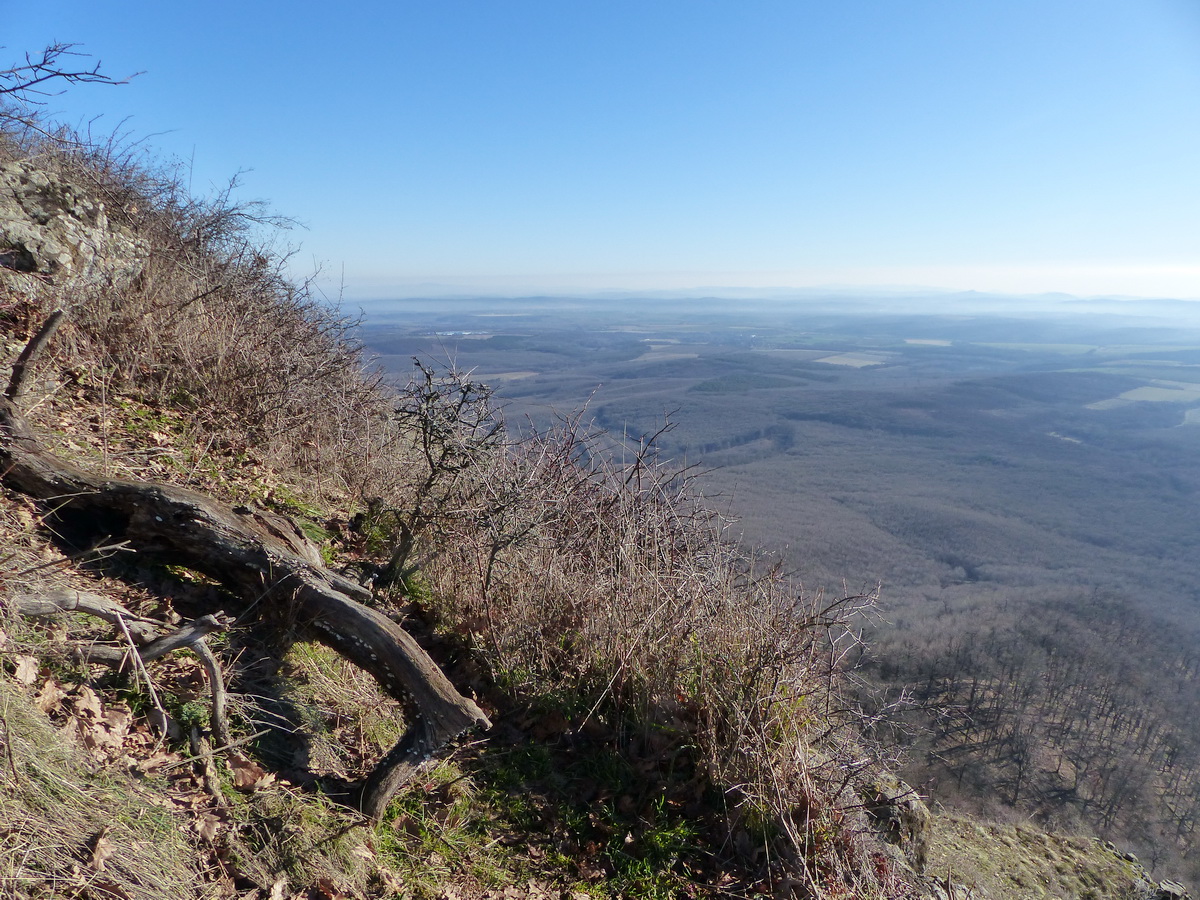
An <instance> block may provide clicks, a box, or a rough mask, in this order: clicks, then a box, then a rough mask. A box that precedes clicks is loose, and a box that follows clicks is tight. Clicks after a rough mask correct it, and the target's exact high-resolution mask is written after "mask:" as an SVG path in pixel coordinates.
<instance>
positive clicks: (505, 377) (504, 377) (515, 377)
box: [487, 372, 542, 381]
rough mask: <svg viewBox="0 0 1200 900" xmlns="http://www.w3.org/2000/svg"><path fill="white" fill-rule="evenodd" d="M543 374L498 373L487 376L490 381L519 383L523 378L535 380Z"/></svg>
mask: <svg viewBox="0 0 1200 900" xmlns="http://www.w3.org/2000/svg"><path fill="white" fill-rule="evenodd" d="M540 374H542V373H541V372H497V373H496V374H494V375H489V376H487V378H488V381H519V380H520V379H522V378H533V377H535V376H537V375H540Z"/></svg>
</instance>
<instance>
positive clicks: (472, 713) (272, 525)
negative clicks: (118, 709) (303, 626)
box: [0, 396, 490, 815]
mask: <svg viewBox="0 0 1200 900" xmlns="http://www.w3.org/2000/svg"><path fill="white" fill-rule="evenodd" d="M0 478H2V480H3V482H4V483H5V484H6V485H7V486H8V487H9V488H11V489H13V490H16V491H19V492H21V493H24V494H26V495H28V496H30V497H32V498H34V499H36V500H40V501H43V502H45V503H46V504H47V506H48V507H52V509H53V518H54V519H56V520H57V521H58V522H59V523H61V524H64V525H67V526H69V527H71V528H74V529H76V530H82V531H88V530H91V531H93V532H94V531H97V530H100V531H102V532H103V533H104V534H108V535H111V536H112V537H113V538H118V539H122V540H126V541H128V542H129V544H130V546H131V547H133V548H134V549H135V550H136V551H137V552H139V553H142V554H147V555H151V556H157V557H159V558H162V559H166V560H169V561H170V562H171V563H172V564H175V565H182V566H187V567H189V568H192V569H195V570H196V571H199V572H203V573H205V574H207V575H209V576H211V577H212V578H214V579H216V580H217V581H219V582H221V583H222V584H223V585H224V586H225V587H226V588H228V589H229V590H230V591H231V592H233V593H234V594H236V595H239V596H241V597H243V598H245V599H246V600H247V601H248V602H250V601H252V600H255V599H259V600H260V605H259V606H258V607H257V609H258V610H259V611H260V614H261V613H262V612H264V611H265V610H266V609H269V608H270V607H271V606H272V605H274V606H276V607H278V606H280V605H282V606H284V607H285V608H288V609H291V610H294V612H295V614H296V615H297V616H298V617H299V618H300V620H301V622H303V623H307V624H309V625H311V626H312V627H313V628H314V629H315V631H316V634H317V636H318V637H319V638H320V639H321V640H322V641H324V642H325V643H327V644H329V645H330V646H331V647H333V648H334V649H335V650H337V651H338V652H340V653H342V654H343V655H344V656H346V657H347V658H348V659H349V660H351V661H352V662H354V663H355V664H357V665H358V666H360V667H361V668H363V669H364V670H366V671H367V672H369V673H370V674H371V675H373V676H374V677H375V679H376V680H377V681H378V682H379V683H380V684H381V685H382V686H383V688H384V689H385V690H386V691H387V692H388V693H389V694H391V695H392V696H393V697H396V698H397V699H399V700H401V701H403V702H405V703H407V704H409V706H410V708H412V709H413V710H414V711H415V716H414V719H413V722H412V724H411V725H410V727H409V728H408V730H407V732H406V733H405V735H404V736H403V737H402V739H401V740H400V742H399V743H398V744H397V745H396V748H395V749H393V751H392V752H391V753H389V754H388V755H387V756H386V757H385V758H384V759H383V760H382V761H381V762H380V763H379V765H378V766H377V768H376V771H375V772H374V773H373V774H372V776H371V778H370V779H369V780H368V782H367V785H366V788H365V790H364V794H363V797H362V804H363V808H364V809H365V810H366V811H368V812H369V813H371V814H373V815H378V814H379V813H381V812H382V811H383V809H384V808H385V807H386V805H387V802H388V800H389V799H390V797H391V796H392V794H393V793H395V791H396V790H397V789H398V788H399V787H400V786H402V785H403V783H404V781H405V780H406V779H407V778H408V777H410V776H411V774H412V772H413V771H414V770H415V768H416V767H417V766H418V765H419V764H420V763H421V762H422V761H423V760H424V759H427V758H428V757H429V756H430V755H432V754H435V753H437V752H438V751H440V750H441V749H442V748H444V747H445V745H446V744H447V743H449V742H450V741H451V740H453V739H454V738H456V737H457V736H459V735H460V734H462V733H463V732H464V731H466V730H467V729H469V728H472V727H474V726H483V727H485V728H486V727H489V726H490V722H489V721H488V718H487V716H486V715H485V714H484V713H483V711H482V710H481V709H480V708H479V707H478V706H477V705H476V704H475V703H474V702H473V701H471V700H470V699H469V698H467V697H464V696H462V695H461V694H459V693H458V691H457V690H455V688H454V686H453V685H452V684H451V683H450V681H449V680H448V679H447V678H446V676H445V675H444V674H443V673H442V671H441V669H439V668H438V666H437V664H436V663H434V662H433V660H432V659H430V657H429V655H428V654H427V653H426V652H425V651H424V650H423V649H422V648H421V647H420V645H419V644H417V642H416V641H415V640H414V639H413V638H412V636H411V635H409V634H408V633H407V632H405V631H404V630H403V629H401V628H400V627H399V626H398V625H396V624H395V623H393V622H392V621H391V620H390V619H388V618H387V617H386V616H384V615H383V614H382V613H380V612H378V611H376V610H374V609H371V608H369V607H368V606H365V605H364V601H368V600H369V599H370V594H369V593H368V592H367V591H366V590H365V589H364V588H362V587H361V586H360V585H358V584H357V583H355V582H353V581H350V580H349V579H347V578H344V577H342V576H340V575H337V574H336V573H334V572H331V571H329V570H328V569H326V568H325V567H324V566H322V565H320V564H319V563H318V562H317V561H318V560H319V559H320V557H319V555H318V554H317V553H316V551H315V548H314V547H313V546H312V544H311V543H310V542H309V541H308V540H307V539H306V538H305V536H304V535H303V533H302V532H301V531H300V530H299V529H298V528H297V527H296V526H295V524H294V523H293V522H292V521H291V520H290V519H286V518H283V517H281V516H276V515H273V514H271V513H268V512H265V511H262V510H251V509H248V508H246V507H238V508H236V509H235V508H230V507H228V506H225V505H224V504H221V503H218V502H216V501H215V500H213V499H211V498H210V497H207V496H205V495H203V494H200V493H198V492H196V491H192V490H189V489H187V488H182V487H177V486H174V485H167V484H154V483H147V482H135V481H124V480H109V479H104V478H101V477H99V476H96V475H93V474H91V473H89V472H86V471H84V470H83V469H80V468H79V467H77V466H75V465H73V464H71V463H68V462H66V461H64V460H60V459H58V458H57V457H55V456H54V455H53V454H52V453H50V452H49V451H48V450H46V448H45V447H43V446H42V444H41V442H40V441H39V440H38V439H37V437H36V436H35V435H34V433H33V432H32V430H31V429H30V428H29V426H28V424H27V423H26V422H25V420H24V418H23V417H22V416H21V414H20V412H19V411H18V410H17V408H16V405H15V404H14V403H13V401H12V400H11V399H10V398H9V397H8V396H5V397H3V398H0ZM126 621H127V622H128V620H126Z"/></svg>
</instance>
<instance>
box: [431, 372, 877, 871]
mask: <svg viewBox="0 0 1200 900" xmlns="http://www.w3.org/2000/svg"><path fill="white" fill-rule="evenodd" d="M422 371H425V370H424V369H423V370H422ZM442 412H445V409H444V408H442ZM447 424H448V422H447V421H446V420H445V419H439V424H438V428H439V429H441V428H445V427H446V425H447ZM479 429H480V423H479V422H478V421H477V419H476V418H475V416H474V413H473V414H472V415H471V416H469V417H468V418H467V420H466V421H465V422H464V423H462V431H461V432H460V437H459V439H460V440H462V441H465V442H467V443H468V444H470V442H471V440H472V435H475V434H477V433H479ZM484 433H485V434H492V433H494V432H492V431H491V430H490V429H485V430H484ZM654 447H655V444H654V440H653V439H652V438H649V439H646V440H643V441H641V442H640V443H639V444H637V445H636V446H634V447H631V448H628V452H627V454H626V461H625V462H618V461H617V457H616V456H615V455H614V454H611V453H606V452H602V451H601V449H600V447H599V444H598V436H597V435H595V434H592V433H590V432H588V430H587V429H586V428H585V427H584V426H583V424H582V422H581V420H580V417H578V416H576V417H571V418H568V419H565V420H564V421H563V422H562V423H561V424H560V426H559V427H558V428H556V429H553V430H551V431H549V432H547V433H542V434H534V435H532V436H530V437H529V438H527V439H525V440H522V441H519V442H516V443H513V444H509V445H507V446H505V447H502V448H501V447H493V448H492V452H490V453H487V454H474V453H472V454H471V463H472V465H471V467H470V468H469V469H462V470H460V469H459V468H458V467H457V466H456V467H455V472H454V475H455V477H454V479H453V484H454V488H455V489H453V490H449V491H447V492H445V493H443V494H441V495H440V496H439V504H440V506H439V509H440V510H441V511H442V513H443V514H442V515H441V517H440V518H439V521H438V525H437V528H438V540H439V541H440V542H441V548H440V553H438V554H437V555H436V557H435V558H433V559H431V560H430V561H429V563H428V565H427V567H426V568H425V569H424V574H425V576H426V577H427V578H428V579H429V580H430V582H431V583H432V586H433V588H434V590H433V594H434V596H435V597H441V598H444V600H443V601H442V602H441V604H440V606H439V612H440V614H441V616H442V618H443V620H444V621H445V622H446V623H447V624H448V625H449V626H450V627H452V628H455V629H457V630H458V631H460V632H462V633H465V634H468V635H470V636H471V637H472V639H473V643H474V645H475V646H476V647H477V648H478V649H479V650H480V652H481V653H482V655H483V656H484V657H485V659H486V660H487V662H488V664H489V665H490V667H491V671H492V673H493V675H494V677H495V678H496V679H497V680H498V681H500V682H501V683H502V684H504V685H506V686H507V688H508V689H509V690H511V691H512V692H513V693H514V694H516V695H518V696H523V697H526V698H528V697H531V696H532V697H538V696H541V697H545V698H555V699H554V702H555V703H556V704H558V705H563V704H565V705H566V706H567V707H568V708H572V709H573V710H574V712H575V720H576V723H577V725H580V726H582V724H583V723H585V722H586V721H588V720H599V721H603V722H604V723H605V724H606V725H607V726H608V727H611V728H613V729H615V730H616V732H617V733H618V734H619V735H620V738H619V739H620V740H623V741H634V740H644V739H645V738H646V736H647V735H648V734H650V733H654V734H657V735H658V739H660V740H665V741H667V743H671V744H676V745H677V744H678V743H680V742H682V743H687V744H690V745H692V746H694V747H695V748H696V750H697V752H698V754H699V756H700V757H701V761H702V765H703V767H704V768H705V770H706V772H707V775H708V778H709V779H710V780H711V782H712V783H713V784H714V785H717V786H720V787H721V788H722V789H723V790H724V791H725V792H726V802H727V805H728V810H729V816H728V818H729V823H730V829H731V834H741V835H742V838H741V840H742V841H743V843H748V846H747V848H746V849H747V850H748V851H750V852H752V853H756V854H762V853H763V852H764V851H765V852H766V858H767V859H769V860H771V861H773V863H774V864H775V865H776V866H778V867H779V871H787V872H790V873H791V874H792V875H799V874H802V875H803V877H804V878H806V879H808V880H809V884H810V886H812V887H814V888H817V887H819V886H820V883H821V879H841V880H842V881H843V882H844V881H845V880H847V879H855V878H859V877H863V873H861V872H852V871H850V869H851V868H852V867H853V866H852V863H850V862H848V861H847V860H848V859H850V858H851V857H852V856H853V848H852V847H851V846H850V845H851V844H852V843H853V836H852V829H850V828H848V827H843V826H844V822H842V821H841V820H840V819H839V817H840V816H842V815H843V813H842V811H841V807H842V806H843V805H844V804H845V802H846V801H845V800H844V799H843V794H844V789H845V788H846V786H847V784H848V783H849V782H850V780H851V779H852V778H853V776H854V775H855V774H856V771H855V764H854V763H852V762H851V761H850V759H849V752H850V751H849V749H848V748H849V746H850V741H849V739H848V737H847V735H848V733H849V732H848V730H847V728H846V725H847V723H848V721H849V718H850V715H849V713H848V712H847V711H846V710H845V709H844V706H843V704H842V703H841V701H840V699H839V695H838V692H837V678H838V676H839V672H840V669H841V666H842V662H843V660H844V658H845V656H846V654H847V653H848V652H849V651H850V650H851V649H852V648H853V647H854V646H856V644H857V642H858V633H857V631H856V630H855V623H856V621H857V619H858V618H859V617H860V615H861V614H862V613H863V612H864V611H865V610H867V609H868V608H869V607H870V606H871V605H872V604H873V602H874V600H875V596H874V595H873V594H864V595H860V596H846V597H842V598H838V599H835V600H828V599H826V598H824V597H823V596H821V595H818V596H815V597H813V596H808V595H805V594H804V593H803V592H802V591H800V590H799V588H798V587H797V586H796V585H794V584H793V583H791V582H790V581H789V580H788V579H787V578H786V577H784V574H783V573H782V571H781V570H780V568H779V567H778V566H777V565H768V564H766V563H763V562H762V561H760V560H755V559H754V558H752V557H751V556H749V555H748V554H746V553H744V552H743V551H742V550H741V549H740V548H739V547H738V546H737V544H736V543H734V542H733V541H731V540H729V539H728V538H727V536H726V534H725V532H726V530H727V528H728V526H729V522H728V521H727V520H726V519H724V518H723V517H721V516H719V515H718V514H716V513H714V512H713V511H712V509H711V508H710V507H709V506H708V505H706V504H705V503H704V501H703V498H702V497H700V496H699V494H698V492H697V491H696V489H695V485H694V482H693V480H692V478H691V477H690V475H689V473H687V472H683V473H680V472H676V471H672V470H671V469H670V468H669V467H668V466H666V465H664V464H662V463H660V462H659V461H658V460H657V459H656V456H655V450H654ZM563 698H567V699H566V700H564V699H563ZM858 765H862V763H861V762H859V763H858Z"/></svg>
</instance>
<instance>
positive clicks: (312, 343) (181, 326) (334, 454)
mask: <svg viewBox="0 0 1200 900" xmlns="http://www.w3.org/2000/svg"><path fill="white" fill-rule="evenodd" d="M34 153H36V154H37V155H38V156H39V167H40V168H42V169H43V170H46V171H49V172H52V173H55V174H56V177H58V178H60V179H61V180H62V181H63V182H64V183H68V184H75V185H79V186H80V188H81V190H83V191H86V192H87V193H88V194H89V195H90V196H93V197H95V198H97V199H98V200H99V201H100V202H102V203H103V207H104V210H105V213H106V216H107V221H108V222H109V223H110V227H112V228H120V229H124V230H125V231H126V232H127V233H128V234H129V235H131V236H132V240H133V241H135V242H137V244H138V245H139V246H140V247H142V248H144V250H145V254H144V257H143V258H135V259H131V260H128V263H129V266H128V268H129V269H130V270H131V273H130V275H129V277H120V278H117V277H108V278H106V279H103V280H100V281H93V282H80V281H79V280H75V281H71V280H70V279H68V278H52V279H45V278H42V279H39V278H35V277H32V276H27V277H25V279H24V280H23V281H21V282H20V284H19V285H17V286H16V289H10V290H8V291H6V292H4V296H3V297H2V298H0V313H4V314H7V317H8V318H9V319H10V321H14V322H15V323H16V330H18V331H19V330H21V327H22V325H21V323H25V324H24V327H26V328H27V327H28V326H29V325H30V324H31V323H33V322H35V321H37V320H38V319H40V318H41V317H42V316H44V315H45V314H46V313H47V312H48V311H49V310H50V309H51V308H54V307H56V306H59V305H65V306H66V308H67V309H68V322H69V325H70V327H69V328H68V329H64V333H63V334H62V335H60V340H67V341H70V340H72V339H73V341H74V345H73V346H70V347H68V348H67V349H66V350H64V351H63V352H64V354H65V355H66V356H67V357H69V358H70V360H71V364H72V365H73V366H74V367H75V369H76V370H77V371H80V372H81V373H83V374H84V375H85V376H86V375H91V376H93V377H96V378H103V379H105V380H106V382H108V383H110V384H111V385H112V386H113V387H114V388H117V389H125V390H130V391H133V392H135V393H136V394H138V395H139V397H140V399H142V400H145V401H147V402H150V403H152V404H169V405H172V406H175V407H179V408H184V409H187V410H189V411H190V412H191V416H192V419H193V421H194V423H195V426H196V427H197V429H199V432H200V437H201V443H202V444H203V443H205V440H206V439H205V437H204V436H205V435H207V443H208V444H209V445H210V446H211V445H217V446H223V447H226V448H232V449H234V450H237V449H246V448H248V447H254V448H257V449H259V450H260V451H262V452H263V454H265V455H266V456H267V457H268V458H270V459H272V461H273V462H275V463H276V465H277V466H278V467H279V468H281V469H287V468H290V469H295V470H297V471H299V472H300V473H304V474H308V475H316V476H318V478H320V479H322V480H323V482H324V483H325V484H324V485H323V486H328V487H330V488H333V489H337V490H346V489H348V487H349V485H350V482H351V480H352V477H353V478H358V477H359V476H360V475H361V472H362V471H363V469H364V466H365V465H367V464H368V463H369V461H370V459H371V458H372V451H373V446H374V445H373V443H372V441H373V440H374V438H373V436H379V437H380V441H381V442H386V440H387V439H390V438H391V437H394V435H389V437H388V438H386V439H385V438H384V437H383V433H382V432H383V430H381V428H380V426H379V423H380V422H382V421H384V420H385V419H386V416H387V413H388V411H389V404H388V402H387V401H386V399H385V396H386V395H385V392H384V391H383V390H382V389H381V386H380V377H379V376H378V375H372V374H370V373H368V372H367V371H366V369H365V368H364V362H363V358H362V354H361V348H360V346H359V344H358V342H357V340H356V339H355V337H354V329H355V326H356V324H357V323H356V321H355V320H353V319H350V318H347V317H345V316H344V315H342V314H341V313H340V312H339V311H338V310H337V308H336V307H335V306H334V305H332V304H330V303H328V302H326V301H325V300H323V299H322V298H321V297H319V296H318V294H317V293H316V291H315V290H314V288H313V285H312V282H311V280H309V281H300V282H296V281H295V280H294V279H293V278H292V276H291V274H290V273H289V271H288V254H287V253H286V251H280V250H279V249H278V248H277V245H276V242H277V235H278V232H279V229H281V228H283V227H285V226H286V225H287V224H288V223H287V222H286V221H285V220H281V219H278V218H276V217H272V216H270V215H268V214H267V213H266V212H265V211H264V209H263V208H262V207H261V205H259V204H255V203H249V204H246V203H240V202H238V201H236V200H234V198H233V194H234V191H235V188H236V182H233V183H231V184H230V185H229V186H228V187H227V188H226V189H225V190H223V191H221V192H219V193H218V194H216V195H215V196H213V197H210V198H207V199H196V198H194V197H192V196H190V195H189V194H188V192H187V190H186V186H185V182H184V179H183V178H182V176H181V173H180V172H179V171H177V170H162V169H155V168H153V167H152V166H150V165H148V164H147V163H146V161H145V160H144V159H143V158H142V156H141V155H140V154H139V153H138V151H137V149H136V146H133V147H131V146H129V145H126V144H123V143H122V142H121V141H119V140H115V139H114V140H113V141H112V142H110V143H107V144H98V143H96V142H94V141H90V140H86V139H79V140H71V141H67V142H60V141H51V140H41V141H39V140H38V139H37V138H36V136H33V137H31V136H30V135H29V134H28V133H26V132H18V131H14V130H12V129H10V130H9V132H8V134H7V135H6V138H5V139H4V140H0V161H4V159H5V158H7V159H13V158H18V157H20V156H28V155H30V154H34ZM384 430H386V429H384ZM391 430H392V431H394V429H391Z"/></svg>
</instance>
